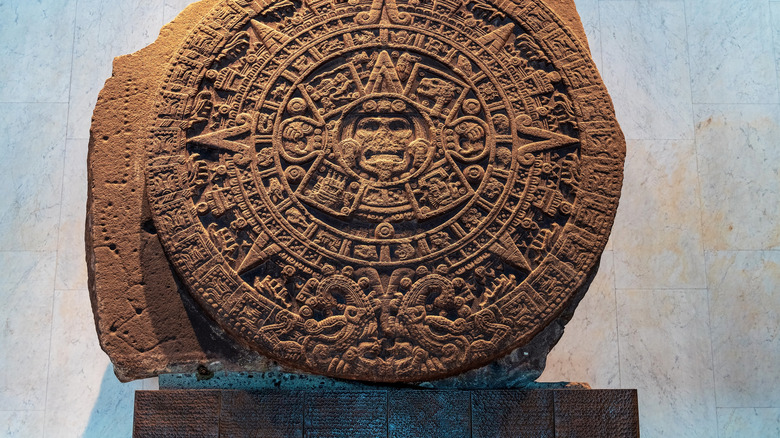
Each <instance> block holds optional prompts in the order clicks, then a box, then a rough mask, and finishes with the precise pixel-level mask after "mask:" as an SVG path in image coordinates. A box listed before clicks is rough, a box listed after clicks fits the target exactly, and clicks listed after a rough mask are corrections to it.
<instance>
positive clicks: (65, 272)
mask: <svg viewBox="0 0 780 438" xmlns="http://www.w3.org/2000/svg"><path fill="white" fill-rule="evenodd" d="M60 208H61V215H60V231H59V236H58V237H59V243H58V245H57V277H56V283H55V287H56V288H57V289H86V288H87V263H86V255H85V252H84V251H85V246H84V245H85V244H84V221H85V216H86V211H87V140H86V139H78V140H68V141H67V144H66V148H65V171H64V177H63V182H62V205H61V207H60Z"/></svg>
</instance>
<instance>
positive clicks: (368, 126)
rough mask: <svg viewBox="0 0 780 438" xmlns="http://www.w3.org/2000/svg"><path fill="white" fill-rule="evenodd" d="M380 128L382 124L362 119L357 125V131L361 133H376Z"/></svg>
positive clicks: (377, 121) (373, 120) (375, 120)
mask: <svg viewBox="0 0 780 438" xmlns="http://www.w3.org/2000/svg"><path fill="white" fill-rule="evenodd" d="M381 126H382V122H380V121H379V120H377V119H363V120H361V121H360V123H359V124H358V129H359V130H361V131H378V130H379V128H380V127H381Z"/></svg>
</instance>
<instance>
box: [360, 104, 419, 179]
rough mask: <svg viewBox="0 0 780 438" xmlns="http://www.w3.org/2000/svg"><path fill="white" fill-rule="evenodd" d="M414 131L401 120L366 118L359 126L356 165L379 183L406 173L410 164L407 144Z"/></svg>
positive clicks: (397, 118) (399, 118)
mask: <svg viewBox="0 0 780 438" xmlns="http://www.w3.org/2000/svg"><path fill="white" fill-rule="evenodd" d="M412 134H413V130H412V126H411V124H410V123H409V121H408V120H406V119H405V118H402V117H366V118H364V119H362V120H360V121H359V122H358V125H357V130H356V132H355V139H356V140H357V141H358V144H359V146H358V148H359V154H360V155H359V157H358V158H359V161H358V165H359V166H360V167H361V168H362V169H363V170H366V171H368V172H371V173H374V174H376V175H377V177H378V178H379V180H380V181H387V180H389V179H390V177H391V176H393V175H397V174H399V173H401V172H404V171H406V170H407V169H408V168H409V165H410V164H411V161H412V160H411V153H410V151H409V140H410V139H411V138H412Z"/></svg>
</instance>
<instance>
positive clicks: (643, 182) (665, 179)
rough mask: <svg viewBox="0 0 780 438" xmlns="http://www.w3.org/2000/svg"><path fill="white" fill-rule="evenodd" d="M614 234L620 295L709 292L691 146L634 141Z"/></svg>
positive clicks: (687, 143) (687, 142)
mask: <svg viewBox="0 0 780 438" xmlns="http://www.w3.org/2000/svg"><path fill="white" fill-rule="evenodd" d="M624 178H625V179H624V181H623V194H622V196H621V199H620V206H619V208H618V214H617V217H616V218H615V226H614V228H613V230H612V240H613V249H614V251H615V280H616V283H615V284H616V287H617V288H618V289H687V288H694V289H696V288H698V289H704V288H705V287H706V277H705V272H704V250H703V247H702V237H701V212H700V207H699V204H700V199H699V180H698V176H697V173H696V152H695V148H694V143H693V141H691V140H676V141H665V140H652V141H649V140H644V141H635V140H629V141H628V145H627V157H626V168H625V177H624Z"/></svg>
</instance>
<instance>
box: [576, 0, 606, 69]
mask: <svg viewBox="0 0 780 438" xmlns="http://www.w3.org/2000/svg"><path fill="white" fill-rule="evenodd" d="M575 6H576V7H577V13H579V14H580V19H581V20H582V26H583V27H584V28H585V34H586V35H587V37H588V46H589V47H590V53H591V56H592V57H593V61H594V62H595V63H596V66H598V68H599V69H601V67H602V65H603V64H602V62H601V19H600V16H599V1H598V0H578V1H577V4H576V5H575Z"/></svg>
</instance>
